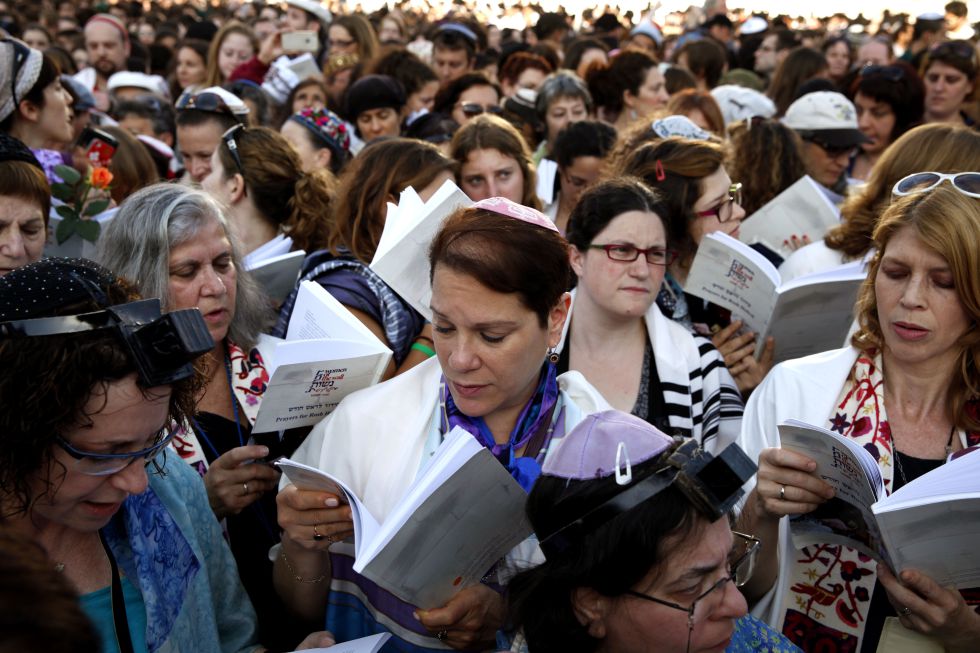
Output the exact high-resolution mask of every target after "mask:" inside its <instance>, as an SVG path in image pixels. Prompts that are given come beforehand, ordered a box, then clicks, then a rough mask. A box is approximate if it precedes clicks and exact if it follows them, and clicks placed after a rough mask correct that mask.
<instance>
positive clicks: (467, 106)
mask: <svg viewBox="0 0 980 653" xmlns="http://www.w3.org/2000/svg"><path fill="white" fill-rule="evenodd" d="M459 108H460V110H461V111H462V112H463V115H464V116H466V117H467V118H472V117H473V116H479V115H480V114H482V113H492V114H493V115H495V116H499V115H500V114H502V113H503V112H504V110H503V108H502V107H498V106H497V105H495V104H491V105H490V106H488V107H485V106H483V105H482V104H477V103H476V102H463V103H462V104H460V105H459Z"/></svg>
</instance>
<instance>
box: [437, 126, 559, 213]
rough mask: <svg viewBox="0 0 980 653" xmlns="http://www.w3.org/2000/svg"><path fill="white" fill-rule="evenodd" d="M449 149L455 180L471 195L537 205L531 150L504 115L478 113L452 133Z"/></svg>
mask: <svg viewBox="0 0 980 653" xmlns="http://www.w3.org/2000/svg"><path fill="white" fill-rule="evenodd" d="M449 149H450V152H451V153H452V158H453V159H454V160H455V161H456V165H457V172H456V180H457V182H458V183H459V187H460V188H461V189H462V190H463V192H464V193H466V194H467V195H469V197H470V199H472V200H474V201H479V200H482V199H487V198H490V197H505V198H507V199H509V200H511V201H513V202H518V203H520V204H523V205H524V206H530V207H531V208H534V209H536V208H538V207H539V206H540V202H539V200H538V198H537V195H536V194H535V187H536V183H537V176H536V175H535V172H534V166H532V164H531V152H530V151H529V150H528V147H527V143H526V142H524V139H523V138H521V135H520V133H519V132H518V131H517V129H516V128H514V126H513V125H511V124H510V123H509V122H507V121H506V120H504V119H503V118H499V117H497V116H477V117H476V118H474V119H473V120H472V121H470V122H469V123H468V124H466V125H465V126H464V127H461V128H460V129H459V131H457V132H456V133H455V134H454V135H453V140H452V143H451V144H450V146H449Z"/></svg>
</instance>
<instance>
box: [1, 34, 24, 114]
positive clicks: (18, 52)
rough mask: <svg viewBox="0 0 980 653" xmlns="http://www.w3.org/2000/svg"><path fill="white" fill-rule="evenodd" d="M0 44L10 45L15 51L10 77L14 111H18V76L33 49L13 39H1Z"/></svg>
mask: <svg viewBox="0 0 980 653" xmlns="http://www.w3.org/2000/svg"><path fill="white" fill-rule="evenodd" d="M0 43H9V44H10V45H11V46H12V47H13V49H14V61H13V64H14V69H13V73H12V74H11V75H10V95H11V97H12V98H13V99H14V111H16V110H17V104H18V102H19V101H20V100H18V99H17V75H19V74H20V71H21V68H23V67H24V64H25V63H26V62H27V58H28V57H29V56H31V48H30V47H29V46H28V45H27V44H26V43H23V42H21V41H18V40H17V39H12V38H4V39H0Z"/></svg>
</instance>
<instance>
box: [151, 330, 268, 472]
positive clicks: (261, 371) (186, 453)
mask: <svg viewBox="0 0 980 653" xmlns="http://www.w3.org/2000/svg"><path fill="white" fill-rule="evenodd" d="M225 343H226V347H227V349H228V360H229V361H230V362H231V387H232V391H233V394H234V398H235V401H237V402H238V407H239V409H241V411H242V412H243V413H244V414H245V417H246V419H248V422H249V424H255V418H256V417H258V414H259V403H260V402H261V400H262V394H263V393H264V392H265V388H266V386H267V384H268V383H269V373H268V372H267V371H266V369H265V361H264V360H263V358H262V354H261V353H260V352H259V350H258V349H252V350H251V351H249V352H247V353H246V351H245V350H244V349H242V348H241V347H239V346H238V345H236V344H235V343H233V342H232V341H231V340H226V341H225ZM170 446H171V447H173V448H174V450H175V451H176V452H177V454H178V455H179V456H180V457H181V458H182V459H183V460H184V462H185V463H187V464H188V465H190V466H191V467H193V468H194V469H196V470H197V473H198V474H200V475H201V476H204V474H205V473H206V472H207V471H208V461H207V458H206V457H205V456H204V450H203V449H202V448H201V443H200V441H199V440H198V438H197V434H195V433H194V429H193V428H191V426H190V425H189V424H182V425H181V426H180V427H179V428H178V430H177V434H176V435H175V436H174V439H173V441H172V442H171V444H170Z"/></svg>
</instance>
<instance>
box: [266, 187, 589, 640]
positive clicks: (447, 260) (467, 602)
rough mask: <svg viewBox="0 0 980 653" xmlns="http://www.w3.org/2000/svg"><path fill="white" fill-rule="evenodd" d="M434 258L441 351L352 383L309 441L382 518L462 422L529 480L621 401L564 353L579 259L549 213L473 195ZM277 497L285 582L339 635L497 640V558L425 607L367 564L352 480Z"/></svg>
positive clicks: (447, 226) (323, 465)
mask: <svg viewBox="0 0 980 653" xmlns="http://www.w3.org/2000/svg"><path fill="white" fill-rule="evenodd" d="M527 252H534V256H528V255H527ZM420 263H422V262H420ZM422 264H424V263H422ZM429 264H430V274H431V280H432V300H431V306H432V310H433V314H434V320H433V328H434V334H433V335H434V339H435V350H436V356H435V357H433V358H432V359H431V360H429V361H427V362H426V363H423V364H422V365H418V366H417V367H415V368H413V369H411V370H409V371H408V372H407V373H405V374H403V375H400V376H398V377H397V378H395V379H392V380H391V381H389V382H387V383H382V384H380V385H378V386H375V387H372V388H368V389H366V390H362V391H360V392H358V393H355V394H352V395H350V396H348V397H347V398H346V399H344V401H342V402H341V404H340V405H339V406H338V407H337V409H336V410H335V411H334V412H333V413H332V414H330V415H329V416H328V417H327V418H326V419H325V420H324V421H323V422H321V423H320V424H318V425H317V426H316V427H315V428H314V430H313V433H312V434H311V435H310V437H309V438H308V439H307V440H306V442H304V443H303V445H302V446H301V447H300V448H299V449H298V450H297V451H296V454H295V455H294V456H293V458H294V459H296V460H298V461H299V462H302V463H305V464H307V465H311V466H314V467H317V468H319V469H321V470H323V471H326V472H328V473H329V474H331V475H333V476H336V477H337V478H339V479H341V480H343V481H344V482H345V483H346V484H347V485H348V486H349V487H350V488H351V489H352V490H353V491H354V493H355V494H356V495H357V496H359V497H361V498H362V499H363V501H364V503H365V505H366V506H367V508H368V509H369V510H370V512H371V513H372V514H373V515H374V516H375V517H376V518H377V520H378V521H379V522H383V521H384V520H385V518H386V516H387V515H388V513H389V511H390V510H391V509H392V507H393V506H394V505H395V504H396V503H397V502H398V501H399V500H400V499H401V498H402V497H403V496H404V494H405V492H406V490H407V488H408V487H409V486H410V485H411V484H412V482H413V480H414V479H415V477H416V475H417V474H418V472H419V470H420V467H421V466H422V465H423V463H424V461H426V460H428V459H429V456H430V455H431V454H432V453H433V452H434V451H435V450H436V448H437V447H438V446H439V444H440V443H441V442H442V440H443V438H444V437H445V435H446V434H447V433H448V432H449V430H450V429H452V428H453V427H456V426H459V427H461V428H463V429H465V430H466V431H468V432H469V433H471V434H473V436H474V437H475V438H477V440H478V441H479V442H481V443H482V444H483V445H484V446H486V447H487V448H488V449H489V450H490V451H491V452H492V453H493V454H494V456H495V457H496V458H497V459H498V460H499V461H500V463H501V464H502V465H504V466H505V467H506V468H507V469H508V471H510V473H511V475H512V476H513V477H514V478H515V479H516V480H517V482H518V483H519V484H520V485H521V486H522V487H523V488H525V490H527V489H530V487H531V485H532V484H533V483H534V480H535V479H536V478H537V476H538V475H539V474H540V471H541V465H542V463H544V462H545V461H546V460H547V457H548V456H549V455H550V454H551V452H552V451H554V450H555V445H556V444H557V442H558V441H559V440H560V439H561V438H563V437H564V435H565V434H566V433H567V432H568V431H569V430H571V428H572V427H573V426H574V425H575V424H577V423H578V422H579V421H580V420H581V419H582V417H583V416H584V415H585V414H587V413H591V412H595V411H596V410H600V409H603V408H605V407H606V406H607V404H606V403H605V402H604V401H603V400H602V398H601V397H600V396H599V395H598V393H596V392H595V390H594V389H592V387H591V386H589V385H588V384H587V383H586V382H585V380H584V379H583V378H582V376H581V375H580V374H577V373H575V372H570V373H568V374H565V375H563V376H562V378H561V379H558V378H557V370H556V366H555V362H554V361H556V360H557V358H558V357H557V355H556V354H555V355H549V353H548V352H549V350H553V348H554V347H555V346H556V345H557V344H558V341H559V339H560V337H561V331H562V326H563V324H564V321H565V317H566V315H567V312H568V301H569V300H568V295H567V294H566V292H565V289H566V288H567V287H568V283H569V277H570V269H569V266H568V251H567V243H566V242H565V240H564V239H563V238H562V237H561V236H560V234H559V233H558V230H557V228H556V227H555V226H554V224H553V223H551V221H549V220H548V219H547V218H546V217H544V216H543V215H542V214H541V213H539V212H537V211H534V210H532V209H529V208H527V207H524V206H520V205H517V204H514V203H513V202H510V201H507V200H504V199H501V198H492V199H490V200H485V201H483V202H479V203H477V204H476V205H474V206H473V207H470V208H466V209H461V210H459V211H457V212H455V213H454V214H452V215H451V216H450V217H449V218H447V220H446V221H445V222H444V223H443V226H442V228H441V230H440V231H439V233H438V234H437V236H436V237H435V240H434V242H433V244H432V248H431V251H430V260H429ZM277 501H278V505H279V524H280V525H281V526H282V528H283V529H284V533H283V543H282V548H281V551H280V553H279V556H278V558H277V560H276V587H277V589H278V591H279V594H280V596H282V598H283V599H284V600H285V601H286V602H287V603H288V604H289V605H290V606H292V607H293V609H295V610H296V611H298V612H299V613H300V614H301V615H303V616H305V617H307V618H308V619H310V620H318V621H319V620H323V619H324V614H326V622H327V623H328V624H329V626H328V629H329V630H330V631H331V632H333V633H334V634H335V635H336V636H337V638H338V641H346V640H349V639H352V638H356V637H361V636H364V635H369V634H373V633H376V632H381V631H384V630H388V631H390V632H392V634H393V635H394V637H395V639H396V640H397V641H398V647H399V650H404V651H429V650H436V649H444V648H445V645H447V644H448V645H449V646H452V647H453V648H457V649H467V650H471V649H478V650H483V649H485V648H487V647H488V646H491V645H492V642H493V640H494V633H495V631H496V630H497V629H498V628H499V627H500V626H501V624H502V623H503V616H504V614H503V612H504V611H503V600H502V598H501V595H500V594H499V593H498V591H499V585H497V583H498V582H499V581H501V580H502V579H500V578H497V575H496V573H488V574H487V576H486V577H485V581H484V583H481V584H478V585H476V586H472V587H467V588H465V589H463V590H461V591H460V592H459V593H458V594H456V595H455V596H454V597H453V598H452V599H451V600H450V601H449V603H448V604H447V605H445V606H441V607H437V608H435V609H427V610H423V609H421V607H419V606H414V605H411V604H409V603H407V602H403V601H400V600H397V599H395V598H394V596H393V595H391V594H389V593H388V592H387V591H385V589H384V588H382V587H378V586H376V585H374V584H373V583H371V582H370V581H368V580H367V579H366V578H364V577H363V576H361V575H359V574H357V573H354V572H353V570H352V562H353V561H352V551H353V547H352V545H351V544H350V543H348V542H344V541H343V540H344V539H346V538H348V537H349V536H350V535H351V534H352V531H353V525H352V523H351V512H350V508H349V507H347V506H344V505H341V504H339V502H338V497H337V496H335V495H332V494H328V493H324V492H316V491H309V490H300V489H298V488H297V487H296V486H294V485H287V486H285V487H284V488H283V489H282V491H281V492H280V493H279V497H278V499H277ZM518 549H520V550H521V551H522V552H521V553H520V554H519V555H518V557H520V558H521V559H523V560H528V559H534V558H533V557H532V556H535V555H536V553H535V552H536V548H535V547H533V546H529V545H528V543H525V544H524V545H521V547H518ZM488 572H489V570H488ZM427 607H431V606H427ZM321 622H322V621H321Z"/></svg>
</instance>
